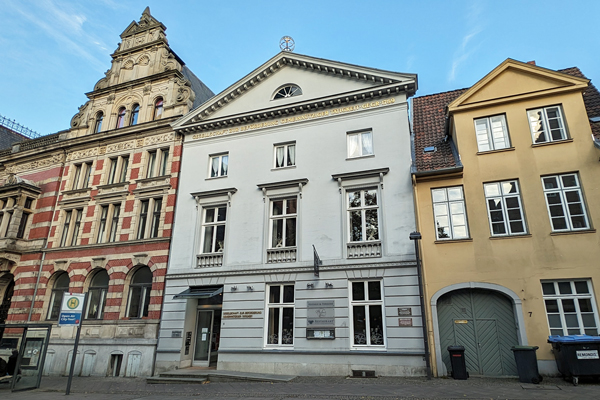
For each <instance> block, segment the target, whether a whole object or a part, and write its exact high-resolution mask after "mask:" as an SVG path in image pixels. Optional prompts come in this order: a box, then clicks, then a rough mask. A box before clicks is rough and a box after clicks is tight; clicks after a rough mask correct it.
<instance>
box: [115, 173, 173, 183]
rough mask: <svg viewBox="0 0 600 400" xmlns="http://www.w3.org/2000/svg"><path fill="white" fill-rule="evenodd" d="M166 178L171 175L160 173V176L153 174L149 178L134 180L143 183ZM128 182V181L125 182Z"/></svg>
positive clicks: (169, 177)
mask: <svg viewBox="0 0 600 400" xmlns="http://www.w3.org/2000/svg"><path fill="white" fill-rule="evenodd" d="M167 179H169V180H170V179H171V175H161V176H153V177H151V178H142V179H136V180H135V182H136V183H138V184H145V183H150V182H159V181H164V180H167ZM126 183H129V182H126Z"/></svg>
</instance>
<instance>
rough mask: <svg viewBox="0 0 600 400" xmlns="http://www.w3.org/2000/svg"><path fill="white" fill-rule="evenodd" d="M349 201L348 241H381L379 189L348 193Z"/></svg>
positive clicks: (350, 191)
mask: <svg viewBox="0 0 600 400" xmlns="http://www.w3.org/2000/svg"><path fill="white" fill-rule="evenodd" d="M346 196H347V199H348V208H347V211H348V229H349V232H348V241H349V242H364V241H371V240H380V237H379V202H378V192H377V189H374V188H373V189H358V190H349V191H347V192H346Z"/></svg>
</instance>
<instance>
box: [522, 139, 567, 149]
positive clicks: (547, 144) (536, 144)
mask: <svg viewBox="0 0 600 400" xmlns="http://www.w3.org/2000/svg"><path fill="white" fill-rule="evenodd" d="M572 141H573V139H572V138H568V139H563V140H554V141H552V142H545V143H533V144H532V145H531V147H542V146H550V145H553V144H561V143H571V142H572Z"/></svg>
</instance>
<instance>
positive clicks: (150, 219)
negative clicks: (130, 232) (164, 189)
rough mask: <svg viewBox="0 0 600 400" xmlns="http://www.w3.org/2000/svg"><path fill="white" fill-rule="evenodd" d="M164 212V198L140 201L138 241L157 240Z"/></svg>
mask: <svg viewBox="0 0 600 400" xmlns="http://www.w3.org/2000/svg"><path fill="white" fill-rule="evenodd" d="M161 212H162V197H157V198H154V199H145V200H141V201H140V214H139V219H138V231H137V238H138V239H147V238H157V237H158V229H159V227H160V216H161Z"/></svg>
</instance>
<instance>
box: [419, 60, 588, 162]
mask: <svg viewBox="0 0 600 400" xmlns="http://www.w3.org/2000/svg"><path fill="white" fill-rule="evenodd" d="M557 72H561V73H564V74H568V75H571V76H575V77H578V78H584V79H587V78H586V77H585V75H583V73H582V72H581V71H580V70H579V68H577V67H573V68H566V69H561V70H558V71H557ZM467 90H468V88H467V89H458V90H454V91H451V92H444V93H436V94H432V95H428V96H422V97H414V98H413V100H412V113H413V124H412V126H413V135H414V145H413V146H414V158H415V159H414V161H413V162H414V167H415V169H416V171H414V172H417V173H419V172H434V171H439V170H443V169H446V168H453V167H458V166H460V162H459V161H458V160H457V159H456V157H455V155H454V154H455V153H453V146H454V144H453V143H452V138H450V139H449V140H446V141H444V138H445V137H446V131H445V128H446V107H447V106H448V104H450V103H451V102H452V101H454V100H456V99H457V98H458V97H459V96H460V95H461V94H463V93H464V92H466V91H467ZM583 101H584V103H585V108H586V111H587V114H588V117H589V118H591V117H600V93H599V92H598V89H596V87H595V86H594V85H593V84H592V83H591V82H590V84H589V86H588V88H587V89H586V90H585V92H584V93H583ZM590 126H591V128H592V134H593V135H594V137H595V138H596V140H600V122H591V121H590ZM430 146H435V147H436V148H437V151H435V152H433V153H423V149H424V148H425V147H430Z"/></svg>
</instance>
